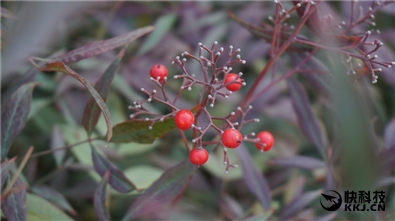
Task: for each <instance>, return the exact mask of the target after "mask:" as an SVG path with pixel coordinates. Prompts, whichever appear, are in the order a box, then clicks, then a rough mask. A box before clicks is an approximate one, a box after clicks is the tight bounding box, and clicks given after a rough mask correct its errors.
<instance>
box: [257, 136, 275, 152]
mask: <svg viewBox="0 0 395 221" xmlns="http://www.w3.org/2000/svg"><path fill="white" fill-rule="evenodd" d="M256 137H257V138H259V143H256V144H255V146H256V148H257V149H258V150H262V149H263V150H264V151H268V150H270V149H271V148H272V146H273V144H274V138H273V135H272V134H271V133H269V132H267V131H261V132H259V133H258V135H257V136H256Z"/></svg>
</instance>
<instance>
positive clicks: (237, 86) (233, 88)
mask: <svg viewBox="0 0 395 221" xmlns="http://www.w3.org/2000/svg"><path fill="white" fill-rule="evenodd" d="M236 77H237V74H233V73H230V74H228V75H226V77H225V81H224V84H227V83H229V82H232V81H233V80H234V79H236ZM241 83H242V80H241V78H239V79H237V80H236V81H235V82H234V83H231V84H229V85H228V86H226V89H228V90H230V91H238V90H239V89H240V88H241Z"/></svg>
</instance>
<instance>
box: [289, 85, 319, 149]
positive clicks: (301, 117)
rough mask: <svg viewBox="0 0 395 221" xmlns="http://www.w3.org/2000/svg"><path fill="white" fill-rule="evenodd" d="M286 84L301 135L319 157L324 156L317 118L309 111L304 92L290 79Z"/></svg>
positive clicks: (307, 100)
mask: <svg viewBox="0 0 395 221" xmlns="http://www.w3.org/2000/svg"><path fill="white" fill-rule="evenodd" d="M287 83H288V88H289V93H290V95H291V99H292V105H293V108H294V110H295V113H296V116H297V117H298V122H299V125H300V127H301V129H302V131H303V133H304V134H305V136H306V137H307V138H308V139H309V140H310V142H311V143H312V144H313V145H314V146H315V147H316V148H317V150H318V152H319V153H320V154H321V155H324V147H325V145H324V141H323V139H322V132H321V128H320V127H319V124H318V119H317V117H316V116H315V115H314V113H313V110H312V109H311V106H310V103H309V99H308V97H307V93H306V91H305V90H304V89H303V87H302V86H301V85H300V84H299V83H298V82H296V81H295V80H294V79H292V78H288V79H287Z"/></svg>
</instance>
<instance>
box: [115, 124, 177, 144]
mask: <svg viewBox="0 0 395 221" xmlns="http://www.w3.org/2000/svg"><path fill="white" fill-rule="evenodd" d="M150 125H151V122H149V121H144V120H129V121H125V122H122V123H120V124H117V125H115V126H114V128H113V134H114V136H113V137H112V139H111V142H113V143H129V142H136V143H141V144H150V143H153V142H154V141H155V139H157V138H160V137H162V136H163V135H165V134H166V133H168V132H169V131H171V130H173V129H174V128H175V127H176V125H175V123H174V118H166V119H165V120H164V121H162V122H160V121H159V122H155V124H154V125H153V126H152V129H149V126H150Z"/></svg>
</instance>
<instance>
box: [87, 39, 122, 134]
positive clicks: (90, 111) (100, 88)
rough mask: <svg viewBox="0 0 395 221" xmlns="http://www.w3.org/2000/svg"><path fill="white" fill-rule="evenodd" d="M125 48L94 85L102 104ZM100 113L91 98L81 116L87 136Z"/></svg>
mask: <svg viewBox="0 0 395 221" xmlns="http://www.w3.org/2000/svg"><path fill="white" fill-rule="evenodd" d="M125 50H126V47H124V48H122V50H121V51H120V52H119V53H118V55H117V56H116V58H115V59H114V61H113V62H112V63H111V64H110V66H109V67H108V68H107V70H106V71H105V72H104V74H103V75H102V76H101V77H100V79H99V80H98V81H97V82H96V84H95V89H96V91H97V92H98V93H99V94H100V96H101V97H102V98H103V100H104V102H105V101H106V100H107V96H108V94H109V93H110V87H111V83H112V80H113V79H114V76H115V74H116V73H117V71H118V68H119V64H120V62H121V60H122V58H123V56H124V55H125ZM100 114H101V111H100V108H99V106H97V104H96V103H95V100H94V99H93V98H91V99H90V100H89V101H88V103H87V104H86V106H85V109H84V114H83V116H82V126H84V128H85V130H86V131H87V133H88V136H90V135H91V134H92V131H93V129H94V128H95V126H96V124H97V122H98V121H99V117H100Z"/></svg>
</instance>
